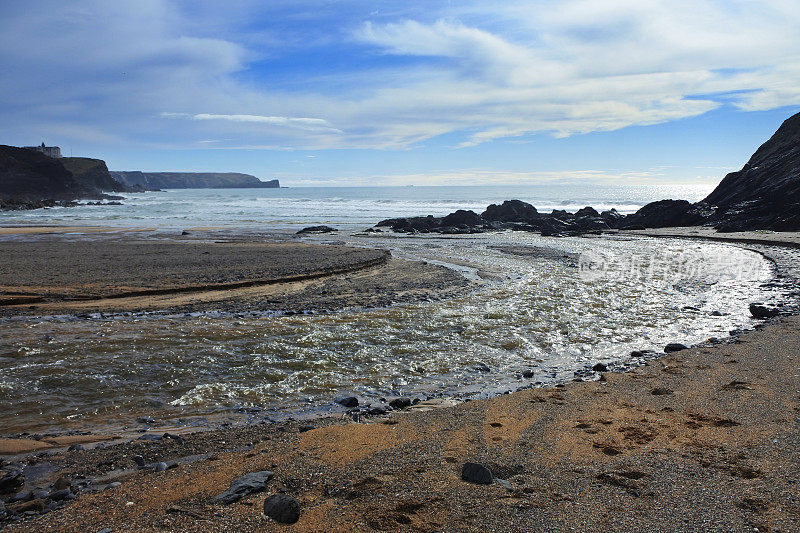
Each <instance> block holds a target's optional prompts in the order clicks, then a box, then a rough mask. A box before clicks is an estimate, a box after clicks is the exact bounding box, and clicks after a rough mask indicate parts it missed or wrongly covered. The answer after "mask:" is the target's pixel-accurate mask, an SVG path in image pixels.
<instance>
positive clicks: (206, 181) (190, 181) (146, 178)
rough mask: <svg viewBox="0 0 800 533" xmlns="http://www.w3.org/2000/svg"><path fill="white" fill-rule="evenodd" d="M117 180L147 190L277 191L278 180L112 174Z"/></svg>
mask: <svg viewBox="0 0 800 533" xmlns="http://www.w3.org/2000/svg"><path fill="white" fill-rule="evenodd" d="M111 176H113V177H114V178H115V179H116V180H118V181H120V182H122V183H124V184H126V185H128V186H139V187H142V188H143V189H147V190H156V189H244V188H252V189H273V188H274V189H277V188H278V187H280V183H279V182H278V180H271V181H261V180H259V179H258V178H256V177H255V176H251V175H250V174H239V173H233V172H227V173H217V172H140V171H114V172H111Z"/></svg>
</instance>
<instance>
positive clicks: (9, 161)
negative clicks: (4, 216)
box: [0, 145, 83, 209]
mask: <svg viewBox="0 0 800 533" xmlns="http://www.w3.org/2000/svg"><path fill="white" fill-rule="evenodd" d="M82 192H83V188H82V187H81V185H80V184H79V183H78V182H77V181H76V180H75V178H74V177H73V176H72V173H71V172H70V171H68V170H67V169H66V168H64V165H62V164H61V162H60V160H59V159H54V158H52V157H48V156H46V155H44V154H42V153H40V152H35V151H33V150H26V149H25V148H17V147H15V146H5V145H0V208H3V209H30V208H32V207H41V206H42V205H45V204H46V203H48V202H51V203H54V202H69V201H73V200H75V199H76V198H78V197H80V195H81V193H82Z"/></svg>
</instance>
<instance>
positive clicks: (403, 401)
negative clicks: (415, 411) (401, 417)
mask: <svg viewBox="0 0 800 533" xmlns="http://www.w3.org/2000/svg"><path fill="white" fill-rule="evenodd" d="M410 405H411V398H395V399H394V400H392V401H391V402H389V407H391V408H392V409H405V408H406V407H409V406H410Z"/></svg>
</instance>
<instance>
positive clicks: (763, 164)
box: [704, 113, 800, 231]
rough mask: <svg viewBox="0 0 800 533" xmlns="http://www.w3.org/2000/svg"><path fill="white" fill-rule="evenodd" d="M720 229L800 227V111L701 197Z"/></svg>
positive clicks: (782, 228)
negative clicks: (745, 161)
mask: <svg viewBox="0 0 800 533" xmlns="http://www.w3.org/2000/svg"><path fill="white" fill-rule="evenodd" d="M704 202H705V203H706V204H708V205H709V206H712V207H715V208H716V211H715V213H714V215H712V216H711V217H710V220H709V222H711V223H713V224H714V225H715V226H717V227H718V229H722V230H733V231H735V230H741V229H772V230H777V231H781V230H796V229H800V113H798V114H796V115H794V116H792V117H790V118H788V119H787V120H786V121H784V123H783V124H782V125H781V127H780V128H778V130H777V131H776V132H775V134H774V135H773V136H772V137H770V139H769V140H768V141H767V142H765V143H764V144H762V145H761V147H760V148H759V149H758V150H756V152H755V153H754V154H753V156H752V157H751V158H750V160H749V161H748V162H747V163H746V164H745V165H744V167H742V169H741V170H740V171H738V172H731V173H730V174H728V175H727V176H725V178H724V179H723V180H722V181H721V182H720V184H719V185H718V186H717V188H716V189H714V191H713V192H712V193H711V194H709V195H708V197H706V199H705V200H704Z"/></svg>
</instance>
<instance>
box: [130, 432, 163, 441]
mask: <svg viewBox="0 0 800 533" xmlns="http://www.w3.org/2000/svg"><path fill="white" fill-rule="evenodd" d="M163 438H164V436H163V435H157V434H155V433H145V434H144V435H142V436H141V437H139V438H138V439H136V440H161V439H163Z"/></svg>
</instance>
